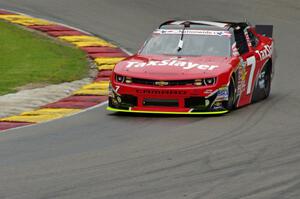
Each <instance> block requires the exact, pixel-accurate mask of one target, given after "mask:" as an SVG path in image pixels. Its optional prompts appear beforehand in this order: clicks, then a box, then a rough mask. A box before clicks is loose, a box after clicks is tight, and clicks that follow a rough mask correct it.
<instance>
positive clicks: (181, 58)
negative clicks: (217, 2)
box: [107, 20, 274, 114]
mask: <svg viewBox="0 0 300 199" xmlns="http://www.w3.org/2000/svg"><path fill="white" fill-rule="evenodd" d="M272 32H273V26H272V25H259V26H252V25H250V24H249V23H248V22H211V21H192V20H172V21H167V22H165V23H163V24H161V25H160V26H159V28H158V29H156V30H155V31H154V32H153V34H152V35H151V36H150V38H149V39H148V40H147V41H146V42H145V44H144V45H143V47H142V48H141V49H140V50H139V51H138V53H137V54H135V55H133V56H130V57H128V58H126V59H125V60H123V61H121V62H120V63H118V64H116V66H115V67H114V70H113V73H112V76H111V83H110V88H109V104H108V108H107V109H108V110H111V111H117V112H134V113H166V114H224V113H227V112H229V111H231V110H233V109H235V108H239V107H242V106H245V105H248V104H250V103H253V102H257V101H259V100H262V99H265V98H267V97H268V96H269V94H270V89H271V80H272V77H273V74H274V66H273V65H274V64H273V62H274V61H273V48H274V45H273V39H272Z"/></svg>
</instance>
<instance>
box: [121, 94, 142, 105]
mask: <svg viewBox="0 0 300 199" xmlns="http://www.w3.org/2000/svg"><path fill="white" fill-rule="evenodd" d="M121 98H122V104H124V105H128V106H131V107H133V106H137V101H138V100H137V97H135V96H133V95H122V97H121Z"/></svg>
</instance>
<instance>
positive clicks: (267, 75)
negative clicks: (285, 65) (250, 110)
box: [252, 62, 272, 103]
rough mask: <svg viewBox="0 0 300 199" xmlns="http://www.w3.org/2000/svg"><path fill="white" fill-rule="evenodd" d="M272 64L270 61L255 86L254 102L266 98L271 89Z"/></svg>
mask: <svg viewBox="0 0 300 199" xmlns="http://www.w3.org/2000/svg"><path fill="white" fill-rule="evenodd" d="M271 76H272V65H271V63H270V62H268V63H267V64H266V65H265V66H264V68H263V70H262V71H261V73H260V74H259V76H258V79H257V82H256V85H255V87H254V91H253V96H252V103H255V102H258V101H260V100H263V99H266V98H267V97H269V95H270V91H271Z"/></svg>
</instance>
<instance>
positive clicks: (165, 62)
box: [126, 60, 219, 70]
mask: <svg viewBox="0 0 300 199" xmlns="http://www.w3.org/2000/svg"><path fill="white" fill-rule="evenodd" d="M126 63H127V65H126V68H143V67H147V66H157V67H159V66H174V67H181V68H183V69H185V70H190V69H193V68H197V69H199V70H214V69H216V68H218V67H219V66H216V65H206V64H195V63H193V62H186V61H178V60H162V61H149V62H147V63H144V62H143V63H141V62H134V61H127V62H126Z"/></svg>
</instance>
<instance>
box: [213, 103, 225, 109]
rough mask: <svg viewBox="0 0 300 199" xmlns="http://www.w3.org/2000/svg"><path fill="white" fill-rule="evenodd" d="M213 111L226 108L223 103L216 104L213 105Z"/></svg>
mask: <svg viewBox="0 0 300 199" xmlns="http://www.w3.org/2000/svg"><path fill="white" fill-rule="evenodd" d="M211 109H212V110H213V111H216V110H223V109H224V107H223V104H222V103H221V102H215V103H214V104H213V105H212V107H211Z"/></svg>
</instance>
